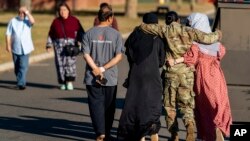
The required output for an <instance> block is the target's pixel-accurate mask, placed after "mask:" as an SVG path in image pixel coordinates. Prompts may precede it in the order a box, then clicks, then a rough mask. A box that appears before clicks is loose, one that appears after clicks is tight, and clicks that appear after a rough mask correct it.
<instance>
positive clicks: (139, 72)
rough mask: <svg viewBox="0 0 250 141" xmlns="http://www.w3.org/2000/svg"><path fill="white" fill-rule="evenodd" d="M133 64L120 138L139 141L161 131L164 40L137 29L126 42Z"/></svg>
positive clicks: (128, 57) (119, 131) (129, 57)
mask: <svg viewBox="0 0 250 141" xmlns="http://www.w3.org/2000/svg"><path fill="white" fill-rule="evenodd" d="M125 46H126V55H127V59H128V61H129V64H130V71H129V77H128V83H129V84H128V89H127V94H126V98H125V105H124V108H123V110H122V114H121V118H120V121H119V127H118V139H120V140H126V141H137V140H138V141H139V140H140V138H141V137H143V136H145V135H151V134H154V133H158V131H159V129H160V126H161V124H160V116H161V107H162V93H163V88H162V82H161V81H162V80H161V77H160V70H159V67H161V66H162V65H163V64H164V60H165V49H164V43H163V41H162V40H161V39H160V38H159V37H157V36H154V35H150V34H146V33H144V32H143V31H141V30H139V29H135V30H134V31H133V33H132V34H131V35H130V36H129V37H128V39H127V40H126V42H125Z"/></svg>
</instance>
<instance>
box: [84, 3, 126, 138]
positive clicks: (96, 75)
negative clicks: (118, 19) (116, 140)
mask: <svg viewBox="0 0 250 141" xmlns="http://www.w3.org/2000/svg"><path fill="white" fill-rule="evenodd" d="M113 16H114V14H113V12H112V9H111V8H108V7H107V8H105V9H100V10H99V12H98V19H99V21H100V24H99V25H98V26H94V27H93V28H91V29H90V30H88V31H87V32H86V34H85V35H84V38H83V53H84V59H85V61H86V68H85V76H84V83H85V84H86V89H87V93H88V105H89V111H90V117H91V120H92V125H93V127H94V131H95V133H96V141H104V140H105V141H110V137H111V136H110V135H111V133H110V132H111V129H112V125H113V120H114V114H115V100H116V95H117V83H118V67H117V64H118V63H119V62H120V61H121V59H122V54H123V53H124V51H125V48H124V46H123V42H122V37H121V35H120V33H119V32H118V31H117V30H115V29H114V28H112V27H110V25H111V24H112V22H113Z"/></svg>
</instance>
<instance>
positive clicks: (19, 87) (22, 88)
mask: <svg viewBox="0 0 250 141" xmlns="http://www.w3.org/2000/svg"><path fill="white" fill-rule="evenodd" d="M18 89H19V90H25V89H26V87H25V86H18Z"/></svg>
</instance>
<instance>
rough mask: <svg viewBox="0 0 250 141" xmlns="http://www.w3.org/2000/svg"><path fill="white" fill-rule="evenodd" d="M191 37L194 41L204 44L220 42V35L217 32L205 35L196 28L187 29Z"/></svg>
mask: <svg viewBox="0 0 250 141" xmlns="http://www.w3.org/2000/svg"><path fill="white" fill-rule="evenodd" d="M186 29H187V30H188V33H189V35H190V36H191V38H192V39H193V41H196V42H199V43H203V44H212V43H215V42H217V41H219V38H220V35H219V33H218V32H217V31H215V32H212V33H205V32H202V31H200V30H197V29H194V28H186Z"/></svg>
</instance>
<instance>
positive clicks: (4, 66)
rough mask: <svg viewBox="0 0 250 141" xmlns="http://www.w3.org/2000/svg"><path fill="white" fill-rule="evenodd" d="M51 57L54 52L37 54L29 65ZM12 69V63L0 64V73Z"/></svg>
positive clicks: (30, 59)
mask: <svg viewBox="0 0 250 141" xmlns="http://www.w3.org/2000/svg"><path fill="white" fill-rule="evenodd" d="M129 34H130V33H125V34H122V38H123V39H126V38H127V37H128V36H129ZM53 57H54V52H53V51H52V52H50V53H42V54H38V55H32V56H31V57H30V58H29V64H32V63H36V62H40V61H43V60H46V59H50V58H53ZM13 68H14V64H13V62H12V61H11V62H7V63H3V64H0V72H5V71H8V70H11V69H13Z"/></svg>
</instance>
